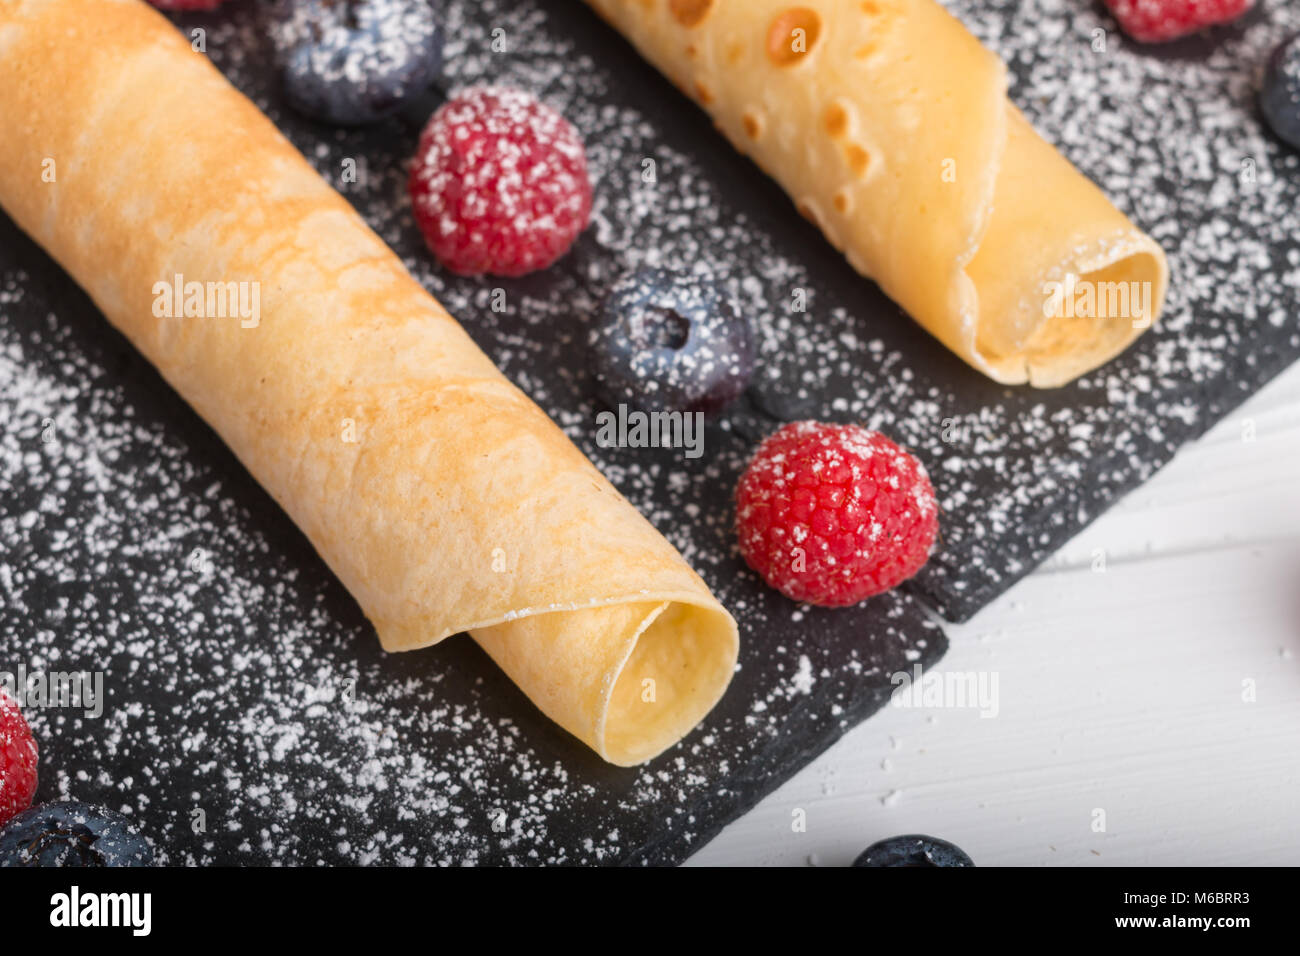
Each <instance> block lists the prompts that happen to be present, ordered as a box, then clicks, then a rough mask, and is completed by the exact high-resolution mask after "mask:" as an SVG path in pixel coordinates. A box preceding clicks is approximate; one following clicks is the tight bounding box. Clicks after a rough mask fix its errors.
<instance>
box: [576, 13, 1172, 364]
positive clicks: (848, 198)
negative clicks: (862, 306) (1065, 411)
mask: <svg viewBox="0 0 1300 956" xmlns="http://www.w3.org/2000/svg"><path fill="white" fill-rule="evenodd" d="M588 2H589V3H590V4H591V5H592V6H593V7H595V9H596V10H597V11H598V12H599V13H601V14H602V15H603V16H604V17H605V18H606V19H607V20H608V21H609V22H610V23H611V24H613V25H614V26H615V27H616V28H617V29H618V30H619V31H621V32H622V33H623V34H624V35H625V36H626V37H627V38H628V39H629V40H630V41H631V42H632V43H633V44H634V45H635V46H636V47H637V48H638V49H639V50H640V51H641V53H642V54H643V55H644V56H645V57H646V58H647V59H649V60H650V61H651V62H652V63H654V64H655V65H656V66H657V67H658V68H659V69H660V70H661V71H662V72H663V73H664V74H665V75H667V76H668V77H669V78H670V79H671V80H673V82H674V83H676V84H677V85H678V86H679V87H680V88H681V89H682V90H683V91H685V92H686V93H687V94H688V95H690V96H691V97H693V98H694V99H695V100H696V101H697V102H698V103H699V104H700V105H701V106H702V107H703V108H704V109H705V110H707V111H708V112H709V114H710V115H711V116H712V117H713V119H714V121H715V122H716V123H717V125H718V126H719V127H720V128H721V129H722V131H723V132H724V133H725V134H726V135H727V136H728V137H729V138H730V139H731V141H732V142H733V143H734V144H735V145H736V147H737V148H738V149H740V150H741V151H742V152H744V153H747V154H748V155H750V156H751V157H753V159H754V160H755V161H756V162H757V163H758V165H759V166H761V167H762V168H763V169H764V170H765V171H766V172H768V173H769V174H770V175H771V176H773V177H774V178H775V179H776V180H777V181H778V182H779V183H780V184H781V185H782V186H783V187H784V188H785V190H786V192H788V193H789V194H790V196H791V197H792V198H793V199H794V200H795V202H796V204H797V205H798V208H799V209H800V211H801V212H803V214H804V215H806V216H807V217H808V218H809V219H811V220H813V221H814V222H815V223H817V224H818V225H819V226H820V227H821V229H822V231H823V232H824V233H825V234H826V237H827V238H828V239H829V240H830V241H831V243H832V244H833V245H834V246H835V247H836V248H837V249H840V250H842V251H843V252H844V253H845V255H846V256H847V258H848V260H849V262H850V263H851V264H852V265H853V267H854V268H855V269H857V270H858V271H859V272H861V273H862V274H864V275H866V276H868V277H870V278H872V279H874V280H875V281H876V282H877V283H879V284H880V286H881V288H883V289H884V290H885V292H886V293H888V294H889V296H891V297H892V298H893V299H894V300H895V301H896V302H898V303H899V304H900V305H901V306H902V307H903V308H904V309H906V310H907V311H908V312H909V313H910V314H911V315H912V317H913V318H914V319H916V320H917V321H918V322H919V323H920V324H921V325H922V326H924V327H925V328H926V329H928V330H929V331H930V332H931V334H933V335H934V336H935V337H936V338H938V339H939V340H940V341H942V342H943V343H944V344H945V345H946V346H948V348H950V349H952V351H954V352H956V353H957V354H958V355H959V356H961V357H962V358H963V359H965V360H966V361H967V362H969V363H970V364H971V365H972V366H974V367H975V368H977V369H979V370H980V371H981V372H983V373H985V374H986V375H988V376H989V377H990V378H993V379H995V380H996V381H999V382H1005V383H1008V384H1019V383H1023V382H1029V383H1030V384H1032V385H1037V386H1042V387H1051V386H1058V385H1063V384H1065V383H1067V382H1069V381H1070V380H1072V379H1074V378H1076V377H1077V376H1079V375H1081V374H1083V373H1084V372H1086V371H1088V370H1090V369H1092V368H1095V367H1096V366H1098V365H1100V364H1102V363H1103V362H1106V361H1107V360H1109V359H1110V358H1112V357H1113V356H1115V355H1117V354H1118V353H1119V352H1120V351H1122V350H1123V349H1124V348H1125V347H1126V346H1127V345H1128V344H1129V343H1130V342H1132V341H1133V339H1135V338H1136V337H1137V336H1138V335H1140V334H1141V332H1142V330H1143V329H1145V328H1147V327H1148V326H1149V325H1150V324H1151V322H1152V321H1153V320H1154V319H1155V318H1156V316H1157V315H1158V314H1159V311H1160V307H1161V304H1162V303H1163V300H1164V293H1165V286H1166V283H1167V279H1168V269H1167V266H1166V263H1165V257H1164V254H1163V252H1162V251H1161V250H1160V247H1159V246H1158V245H1156V243H1155V242H1154V241H1153V240H1152V239H1151V238H1150V237H1149V236H1146V235H1144V234H1143V233H1142V232H1141V231H1139V230H1138V229H1137V228H1136V227H1135V226H1134V225H1133V224H1132V223H1131V222H1129V221H1128V219H1126V218H1125V217H1124V216H1123V215H1122V214H1121V213H1120V212H1119V211H1118V210H1116V209H1115V207H1114V206H1112V205H1111V204H1110V202H1109V201H1108V200H1107V199H1106V197H1105V196H1104V195H1103V194H1102V193H1101V191H1100V190H1098V189H1097V188H1096V187H1095V186H1094V185H1093V184H1092V183H1090V182H1089V181H1088V180H1087V179H1085V178H1084V177H1083V176H1082V175H1080V174H1079V173H1078V172H1077V171H1076V170H1075V169H1074V167H1072V166H1071V165H1070V164H1069V163H1068V162H1067V161H1066V160H1065V159H1064V158H1062V157H1061V156H1060V154H1058V153H1057V152H1056V150H1055V149H1053V148H1052V147H1051V146H1050V145H1048V144H1047V143H1046V142H1045V141H1044V140H1043V139H1041V138H1040V137H1039V136H1038V134H1037V133H1035V132H1034V130H1033V128H1032V127H1031V126H1030V125H1029V123H1028V122H1027V121H1026V120H1025V118H1024V117H1023V116H1022V115H1021V114H1020V112H1019V111H1018V110H1016V109H1015V107H1013V106H1012V105H1011V104H1010V103H1009V102H1008V100H1007V72H1006V67H1005V66H1004V64H1003V63H1002V62H1001V61H1000V60H999V59H998V58H997V57H996V56H994V55H993V54H992V53H990V52H989V51H988V50H985V49H984V48H983V47H982V46H980V44H979V42H978V41H977V40H975V38H974V37H972V36H971V35H970V33H968V32H967V31H966V29H965V28H964V27H962V25H961V24H960V23H959V22H958V21H956V20H955V19H953V18H952V17H951V16H949V15H948V13H947V12H945V11H944V9H943V8H942V7H941V6H939V5H938V4H937V3H935V2H934V0H805V2H803V3H799V4H792V3H789V2H782V0H588Z"/></svg>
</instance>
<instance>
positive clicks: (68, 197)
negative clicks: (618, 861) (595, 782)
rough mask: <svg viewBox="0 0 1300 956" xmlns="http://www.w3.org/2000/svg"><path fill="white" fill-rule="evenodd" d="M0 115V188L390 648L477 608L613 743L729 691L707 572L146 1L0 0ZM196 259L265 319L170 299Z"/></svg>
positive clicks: (203, 301) (492, 636)
mask: <svg viewBox="0 0 1300 956" xmlns="http://www.w3.org/2000/svg"><path fill="white" fill-rule="evenodd" d="M0 127H2V128H3V129H4V135H3V136H0V204H3V206H4V208H5V209H6V210H7V211H8V212H9V214H10V215H11V216H12V217H13V218H14V220H15V221H16V222H17V223H18V224H19V225H20V226H21V227H22V228H23V229H25V230H26V231H27V232H28V233H29V234H30V235H31V236H32V237H33V238H34V239H36V241H38V242H39V243H41V245H43V246H44V247H45V248H46V249H47V250H48V251H49V252H50V254H51V255H52V256H53V257H54V258H55V259H57V260H58V261H59V262H60V263H61V264H62V265H63V267H64V268H65V269H66V270H67V271H68V272H69V273H70V274H71V275H72V276H73V277H74V278H75V279H76V280H77V281H78V282H79V283H80V284H81V285H82V287H84V288H85V289H86V290H87V292H89V293H90V295H91V296H92V297H93V298H94V300H95V302H96V303H97V304H98V305H99V307H100V308H101V309H102V310H103V312H104V313H105V315H107V316H108V317H109V319H110V320H111V321H112V322H113V324H114V325H116V326H117V327H118V328H119V329H121V331H122V332H123V333H125V334H126V336H127V337H128V338H129V339H130V340H131V341H132V342H133V343H134V344H135V345H136V347H137V348H139V349H140V350H141V351H142V352H143V353H144V354H145V355H146V356H148V358H149V359H150V361H152V362H153V364H154V365H155V366H157V368H158V370H159V371H160V372H161V373H162V374H163V376H164V377H165V378H166V379H167V380H168V381H169V382H170V383H171V384H172V386H173V387H174V388H175V389H176V390H177V391H178V392H179V393H180V394H181V395H182V396H183V397H184V398H185V400H186V401H188V402H189V403H190V404H191V405H192V406H193V407H194V409H195V410H196V411H197V412H198V413H199V414H200V415H202V416H203V418H204V419H206V420H207V421H208V422H209V423H210V424H211V425H212V426H213V428H215V429H216V431H217V432H218V433H219V434H220V435H221V436H222V438H223V439H224V440H225V441H226V442H227V443H228V444H229V445H230V447H231V448H232V449H233V450H234V452H235V453H236V454H237V455H238V456H239V458H240V460H241V461H242V462H243V463H244V464H245V465H246V466H247V468H248V470H249V471H250V472H251V473H252V474H253V475H254V476H255V477H256V478H257V480H258V481H259V482H261V484H262V485H263V486H264V487H265V488H266V489H267V491H269V492H270V493H271V494H272V495H273V496H274V497H275V499H276V500H277V501H278V502H279V503H280V504H281V505H282V506H283V507H284V509H285V510H286V511H287V512H288V513H289V514H290V515H291V516H292V517H293V519H294V521H295V522H297V524H298V526H299V527H300V528H301V529H302V530H303V531H304V532H305V533H306V535H307V537H308V538H310V539H311V541H312V543H313V544H314V545H315V547H316V549H317V550H318V551H319V552H320V554H321V556H322V557H323V558H324V559H325V561H326V562H327V563H328V564H329V566H330V567H331V568H332V569H333V570H334V572H335V573H336V574H337V575H338V576H339V578H340V579H341V580H342V581H343V583H344V584H345V585H346V586H347V588H348V590H349V591H351V593H352V594H353V595H354V596H355V597H356V599H357V601H358V602H359V603H360V605H361V607H362V609H363V610H364V611H365V612H366V614H367V615H368V616H369V618H370V620H371V621H372V622H373V623H374V626H375V629H376V630H377V631H378V634H379V638H380V641H381V642H382V643H383V646H384V647H385V648H386V649H388V650H390V651H405V650H411V649H413V648H419V647H426V646H428V645H430V644H436V643H437V642H439V641H441V640H443V639H444V638H446V637H448V636H450V635H452V634H456V633H458V632H461V631H469V632H470V634H472V635H473V637H474V639H475V640H476V641H477V642H478V643H479V644H480V645H482V646H483V648H484V649H485V650H486V651H487V652H488V653H489V654H490V655H491V656H492V657H493V658H494V659H495V660H496V661H497V662H498V663H499V664H500V666H501V667H502V668H504V669H505V671H506V672H507V673H508V674H509V675H510V676H511V678H513V679H514V681H515V682H516V683H517V684H518V685H519V686H520V688H522V689H523V691H524V692H525V693H526V694H527V695H528V696H529V697H530V698H531V699H532V700H533V702H534V703H536V704H537V706H538V707H540V708H541V710H542V711H544V712H545V713H546V714H547V715H549V716H550V717H551V718H552V719H554V720H555V721H556V722H558V723H559V724H560V725H561V726H563V727H565V728H566V729H567V730H569V731H570V732H572V733H573V734H575V735H576V736H577V737H579V738H581V739H582V740H583V741H584V742H586V743H587V744H589V745H590V746H591V747H593V748H594V749H595V750H596V752H597V753H599V754H600V755H601V756H602V757H604V758H605V759H606V760H608V761H610V762H612V763H616V764H623V765H629V764H634V763H638V762H640V761H643V760H646V759H648V758H650V757H652V756H654V755H655V754H657V753H659V752H660V751H662V750H664V749H665V748H667V747H668V746H670V745H671V744H673V743H674V742H676V741H677V740H678V739H679V738H681V737H682V736H683V735H684V734H685V733H686V732H687V731H688V730H690V728H691V727H693V726H694V725H695V724H696V723H697V722H698V721H699V720H700V719H701V718H702V717H703V716H704V714H705V713H706V712H707V711H708V710H709V709H710V708H711V707H712V706H713V704H714V703H715V702H716V701H717V700H718V698H719V697H720V696H721V695H722V692H723V690H724V689H725V688H726V686H727V683H728V681H729V680H730V678H731V674H732V671H733V670H734V665H735V661H736V652H737V632H736V624H735V621H734V620H733V619H732V618H731V616H730V615H729V614H728V613H727V612H726V610H725V609H724V608H723V607H722V606H721V605H720V604H719V603H718V601H717V600H716V599H715V598H714V597H713V596H712V595H711V594H710V593H709V590H708V588H707V587H706V586H705V584H704V582H703V581H701V580H700V578H699V577H698V576H696V574H695V573H694V572H693V571H692V570H691V569H690V568H689V567H688V566H687V565H686V563H685V561H683V560H682V558H681V556H680V555H679V554H678V553H677V551H676V550H675V549H674V548H673V547H672V546H671V545H670V544H669V543H668V542H667V541H666V540H665V539H664V538H663V537H662V536H661V535H660V534H659V533H658V532H657V531H656V530H655V529H654V528H653V527H652V526H651V525H650V524H649V523H647V522H646V521H645V520H644V519H643V518H642V517H641V516H640V515H639V514H638V513H637V512H636V510H635V509H634V508H633V507H632V506H631V505H629V504H628V502H627V501H626V500H625V499H624V498H623V497H622V496H620V495H619V494H618V492H617V491H615V490H614V488H613V487H612V486H611V485H610V484H609V482H608V481H606V480H605V478H604V477H602V476H601V474H600V473H599V472H598V471H597V470H596V469H595V468H594V467H593V466H592V464H591V463H590V462H589V461H587V459H586V458H585V457H584V456H583V455H582V453H581V452H579V451H578V450H577V448H575V447H574V446H573V445H572V444H571V443H570V442H569V440H568V439H567V438H566V437H565V436H564V434H563V433H562V432H561V431H560V430H559V429H558V428H556V426H555V425H554V424H552V422H551V421H550V420H549V419H548V418H547V417H546V415H545V414H544V413H543V412H542V411H541V410H540V409H539V408H538V407H537V406H536V405H534V404H533V403H532V402H531V401H529V400H528V399H527V398H526V397H525V396H524V395H523V394H522V393H521V392H520V391H519V390H518V389H516V388H515V387H514V386H513V385H511V384H510V383H509V382H508V381H507V380H506V379H505V378H504V377H503V376H502V375H501V374H500V372H498V371H497V369H496V368H495V367H494V366H493V364H492V362H491V361H489V360H488V358H487V357H486V356H485V355H484V354H483V353H482V352H481V351H480V350H479V349H478V348H477V347H476V346H475V345H474V344H473V342H472V341H471V340H470V338H469V336H468V335H466V333H465V332H464V330H463V329H462V328H461V327H460V326H459V325H458V324H457V323H456V322H455V321H454V320H453V319H452V318H451V317H450V316H448V314H447V313H446V311H444V310H443V308H442V307H441V306H440V305H439V304H438V303H437V302H435V301H434V300H433V299H432V298H431V297H430V296H429V295H428V294H427V293H426V292H425V291H424V289H422V288H421V287H420V285H419V284H418V283H417V282H415V281H414V280H413V279H412V278H411V277H410V276H409V275H408V274H407V272H406V270H405V269H404V268H403V266H402V264H401V262H400V261H399V260H398V259H397V257H396V256H395V255H393V253H392V252H391V251H390V250H389V249H388V248H387V247H386V246H385V245H384V243H383V242H382V241H381V240H380V239H379V238H378V237H377V236H376V235H375V234H374V233H373V232H371V230H370V229H368V228H367V227H366V225H365V224H364V223H363V222H362V221H361V219H360V217H358V216H357V214H356V213H355V212H354V211H353V209H352V207H351V206H350V205H348V203H347V202H346V201H344V200H343V198H342V197H340V196H339V195H338V194H337V193H335V192H334V191H333V190H332V189H331V188H330V187H329V186H328V185H327V184H326V183H325V182H324V181H323V180H322V179H321V178H320V177H319V176H318V175H317V174H316V173H315V172H314V171H313V170H312V168H311V167H310V166H309V165H308V164H307V162H306V160H304V159H303V158H302V156H301V155H299V153H298V152H297V151H296V150H295V149H294V148H293V147H292V146H291V145H290V144H289V143H288V141H286V140H285V139H284V137H283V136H281V135H280V133H279V132H278V131H277V130H276V129H275V127H274V126H273V125H272V124H271V123H270V122H269V121H268V120H267V119H266V117H265V116H263V115H262V114H261V113H260V112H259V111H258V110H257V108H256V107H255V106H254V105H253V104H252V103H250V102H249V101H248V100H246V99H245V98H244V97H243V96H241V95H240V94H239V93H238V92H236V91H235V89H234V88H233V87H231V86H230V84H229V83H227V82H226V80H225V79H224V78H223V77H222V76H221V74H220V73H218V72H217V71H216V70H215V69H214V68H213V67H212V66H211V65H210V64H209V62H208V60H207V58H206V57H204V56H202V55H201V54H199V53H195V52H194V51H193V50H192V49H191V48H190V44H189V43H188V42H187V40H186V38H184V37H182V35H181V34H179V33H178V32H177V31H176V30H175V29H174V28H173V27H172V26H171V25H170V24H169V23H168V22H167V21H166V20H165V19H164V18H163V17H162V16H160V15H159V14H158V13H156V12H154V11H153V10H152V9H151V8H150V7H148V6H146V5H145V4H144V3H143V2H142V0H21V2H15V0H3V2H0ZM176 277H183V281H182V280H178V279H177V278H176ZM191 282H197V283H202V284H207V283H213V284H216V283H222V284H224V283H233V285H230V286H223V288H225V290H226V293H225V294H226V296H227V309H226V310H225V311H226V312H230V311H232V310H233V306H231V305H230V302H232V301H234V300H235V299H236V298H238V297H239V296H240V295H244V296H245V298H243V299H239V301H241V303H245V304H251V301H252V298H253V292H252V291H250V290H253V289H256V290H258V292H257V294H258V295H260V318H259V319H257V320H256V321H254V320H253V318H252V316H251V312H252V310H251V309H249V310H246V311H247V313H250V314H245V312H244V311H241V312H240V314H239V315H235V316H229V317H222V316H220V315H212V314H211V312H212V311H218V312H220V311H222V310H221V309H215V310H214V298H213V292H212V291H205V294H204V295H205V296H206V298H204V297H202V296H201V297H199V298H198V299H194V300H192V301H191V299H190V298H189V295H188V291H187V292H186V295H185V297H184V298H185V305H186V306H187V307H191V306H192V308H190V311H192V312H196V313H197V312H200V311H203V310H206V311H207V313H208V314H206V315H197V314H191V315H189V316H186V315H184V314H180V315H175V316H173V315H168V314H166V313H167V312H168V305H167V303H166V302H165V299H166V295H167V287H168V286H173V287H175V286H177V285H180V286H181V287H182V288H185V287H186V286H188V284H189V283H191ZM216 304H218V305H219V304H220V303H219V302H218V303H216ZM178 310H180V305H179V304H175V305H174V308H173V309H172V311H178ZM160 312H161V313H163V314H161V315H160V314H158V313H160Z"/></svg>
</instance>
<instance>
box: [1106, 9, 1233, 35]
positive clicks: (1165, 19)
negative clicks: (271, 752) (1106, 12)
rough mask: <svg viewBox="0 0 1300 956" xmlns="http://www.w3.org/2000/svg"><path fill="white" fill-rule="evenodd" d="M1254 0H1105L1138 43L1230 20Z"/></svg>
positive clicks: (1121, 24) (1184, 33) (1120, 23)
mask: <svg viewBox="0 0 1300 956" xmlns="http://www.w3.org/2000/svg"><path fill="white" fill-rule="evenodd" d="M1254 5H1255V0H1106V6H1107V7H1109V8H1110V12H1111V13H1113V14H1115V19H1116V20H1118V21H1119V25H1120V26H1121V27H1123V29H1124V32H1125V33H1127V34H1128V35H1129V36H1131V37H1132V38H1133V39H1135V40H1137V41H1139V42H1141V43H1167V42H1169V41H1170V40H1177V39H1178V38H1179V37H1185V36H1187V35H1188V34H1191V33H1195V32H1196V31H1197V30H1202V29H1204V28H1206V27H1212V26H1218V25H1219V24H1222V23H1230V22H1232V21H1233V20H1236V19H1237V18H1238V17H1240V16H1242V15H1243V14H1245V13H1246V12H1247V11H1249V10H1250V8H1251V7H1253V6H1254Z"/></svg>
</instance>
